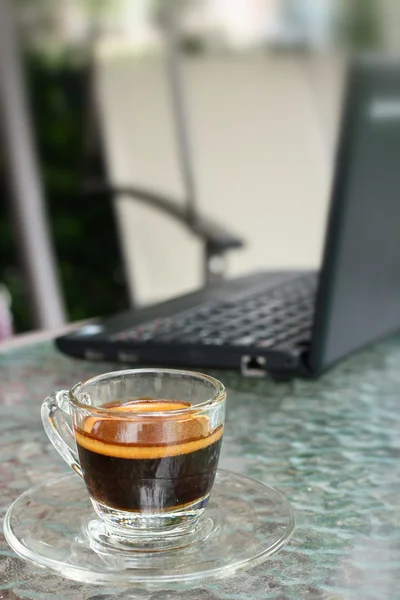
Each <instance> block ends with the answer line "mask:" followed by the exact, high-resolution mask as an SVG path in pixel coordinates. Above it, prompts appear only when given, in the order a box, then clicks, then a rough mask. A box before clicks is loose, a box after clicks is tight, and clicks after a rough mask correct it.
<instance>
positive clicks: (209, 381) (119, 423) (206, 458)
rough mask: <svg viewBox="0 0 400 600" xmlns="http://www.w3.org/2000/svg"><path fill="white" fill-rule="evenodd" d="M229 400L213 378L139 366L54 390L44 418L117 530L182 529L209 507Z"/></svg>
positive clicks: (125, 533)
mask: <svg viewBox="0 0 400 600" xmlns="http://www.w3.org/2000/svg"><path fill="white" fill-rule="evenodd" d="M225 401H226V392H225V388H224V386H223V385H222V383H220V382H219V381H218V380H216V379H214V378H213V377H209V376H207V375H202V374H199V373H192V372H189V371H178V370H172V369H163V370H161V369H133V370H125V371H116V372H112V373H105V374H103V375H99V376H97V377H93V378H92V379H89V380H87V381H84V382H82V383H78V384H77V385H75V386H74V387H73V388H72V389H71V390H70V391H65V390H62V391H58V392H55V393H53V394H52V395H51V396H49V397H48V398H47V399H46V400H45V401H44V403H43V405H42V420H43V425H44V428H45V431H46V433H47V435H48V437H49V439H50V441H51V442H52V444H53V445H54V447H55V448H56V450H57V451H58V452H59V453H60V454H61V456H62V457H63V458H64V460H65V461H66V462H67V463H68V464H69V465H70V466H71V467H72V468H73V469H74V470H75V471H76V472H77V473H78V474H79V475H81V476H82V477H83V479H84V481H85V484H86V487H87V490H88V492H89V496H90V499H91V501H92V504H93V507H94V510H95V511H96V513H97V514H98V515H99V517H101V519H102V520H103V522H104V524H105V527H106V530H107V533H108V534H109V535H111V536H117V537H119V538H123V539H126V538H130V539H134V538H135V536H136V537H137V536H139V537H142V538H143V536H144V535H145V536H151V535H155V536H159V535H160V534H168V533H170V532H173V533H174V535H176V534H177V533H179V531H182V532H183V531H186V530H187V528H188V527H190V526H191V524H193V523H194V522H195V521H196V520H197V519H198V517H199V516H200V515H201V514H202V512H203V511H204V509H205V507H206V506H207V502H208V499H209V496H210V492H211V489H212V486H213V483H214V479H215V475H216V470H217V465H218V460H219V454H220V448H221V442H222V434H223V430H224V419H225Z"/></svg>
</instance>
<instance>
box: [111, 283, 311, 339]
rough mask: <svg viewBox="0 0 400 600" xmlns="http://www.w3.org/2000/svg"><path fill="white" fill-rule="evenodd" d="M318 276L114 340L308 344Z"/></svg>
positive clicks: (211, 304)
mask: <svg viewBox="0 0 400 600" xmlns="http://www.w3.org/2000/svg"><path fill="white" fill-rule="evenodd" d="M316 284H317V275H316V274H314V273H312V274H309V273H307V274H306V275H301V276H299V277H298V278H295V279H291V280H290V281H285V282H284V283H281V284H280V285H278V286H276V287H273V288H270V287H269V288H268V289H265V291H263V290H262V289H260V287H259V286H257V290H255V291H254V292H253V293H252V291H251V290H250V291H249V292H248V293H247V294H246V295H245V296H244V297H243V296H242V297H240V298H237V299H235V298H233V299H232V300H227V301H220V300H212V301H209V302H206V303H204V304H200V305H198V306H196V307H194V308H191V309H190V310H186V311H184V312H182V313H177V314H176V315H173V316H169V317H166V318H158V319H154V320H153V321H150V322H148V323H144V324H141V325H138V326H136V327H134V328H131V329H127V330H125V331H121V332H118V333H117V334H115V335H113V336H112V339H113V340H115V341H116V340H123V341H130V342H133V343H141V342H144V343H149V344H157V345H158V344H196V345H198V344H201V345H211V346H253V347H254V346H256V347H264V348H267V347H271V346H281V345H287V344H288V343H289V344H290V345H296V344H299V345H301V344H303V343H306V342H308V341H309V339H310V335H311V326H312V319H313V315H314V301H315V291H316Z"/></svg>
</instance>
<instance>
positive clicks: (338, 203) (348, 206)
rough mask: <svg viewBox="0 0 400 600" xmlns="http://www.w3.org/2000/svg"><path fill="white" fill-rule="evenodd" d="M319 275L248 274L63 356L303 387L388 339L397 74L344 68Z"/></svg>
mask: <svg viewBox="0 0 400 600" xmlns="http://www.w3.org/2000/svg"><path fill="white" fill-rule="evenodd" d="M343 107H344V108H343V115H342V124H341V134H340V138H339V144H338V151H337V159H336V171H335V178H334V185H333V190H332V198H331V208H330V214H329V219H328V224H327V233H326V240H325V251H324V257H323V263H322V267H321V270H320V272H319V273H316V272H299V271H292V272H287V271H285V272H260V273H254V274H251V275H248V276H246V277H241V278H239V279H233V280H228V281H226V282H223V283H222V284H219V285H216V286H214V287H211V288H207V289H204V290H201V291H197V292H195V293H192V294H189V295H186V296H182V297H179V298H176V299H173V300H170V301H168V302H164V303H162V304H158V305H156V306H152V307H150V308H146V309H141V310H138V311H135V312H133V311H130V312H125V313H122V314H119V315H117V316H114V317H111V318H108V319H102V320H98V321H97V322H92V323H90V324H87V325H85V326H83V327H81V328H79V329H77V330H75V331H74V332H72V333H70V334H69V335H66V336H63V337H60V338H58V339H57V340H56V344H57V347H58V348H59V349H60V350H62V351H63V352H66V353H67V354H70V355H73V356H76V357H82V358H87V359H90V360H93V359H97V360H111V361H120V362H122V363H129V364H132V365H163V366H171V367H172V366H174V367H177V366H180V367H191V368H195V369H203V368H229V369H237V370H241V372H242V373H243V375H245V376H262V375H265V374H269V375H271V376H272V377H273V378H275V379H289V378H291V377H293V376H306V377H313V376H316V375H318V374H319V373H321V372H322V371H323V370H325V369H326V368H328V367H330V366H331V365H333V364H334V363H335V362H337V361H338V360H339V359H341V358H343V357H344V356H346V355H347V354H349V353H351V352H353V351H355V350H357V349H358V348H360V347H362V346H364V345H365V344H367V343H370V342H372V341H374V340H376V339H378V338H380V337H382V336H384V335H387V334H389V333H390V332H392V331H395V330H397V329H400V65H399V64H398V63H395V62H390V61H384V60H381V59H376V58H375V59H362V60H356V61H354V62H353V63H352V65H351V66H350V68H349V72H348V77H347V92H346V94H345V98H344V105H343Z"/></svg>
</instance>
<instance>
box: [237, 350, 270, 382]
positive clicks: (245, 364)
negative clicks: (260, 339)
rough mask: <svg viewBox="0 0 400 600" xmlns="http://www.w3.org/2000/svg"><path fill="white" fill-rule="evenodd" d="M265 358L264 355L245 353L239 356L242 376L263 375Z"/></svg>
mask: <svg viewBox="0 0 400 600" xmlns="http://www.w3.org/2000/svg"><path fill="white" fill-rule="evenodd" d="M266 365H267V359H266V358H265V356H250V355H245V356H242V358H241V363H240V367H241V372H242V375H243V376H244V377H265V376H266V374H267V371H266Z"/></svg>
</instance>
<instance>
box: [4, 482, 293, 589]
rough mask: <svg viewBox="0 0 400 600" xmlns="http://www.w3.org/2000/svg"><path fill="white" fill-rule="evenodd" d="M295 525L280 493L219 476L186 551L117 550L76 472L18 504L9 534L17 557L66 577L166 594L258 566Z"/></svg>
mask: <svg viewBox="0 0 400 600" xmlns="http://www.w3.org/2000/svg"><path fill="white" fill-rule="evenodd" d="M294 526H295V520H294V514H293V509H292V507H291V505H290V503H289V502H288V501H287V500H286V498H285V497H284V496H283V495H282V494H281V493H280V492H278V491H277V490H275V489H274V488H272V487H269V486H268V485H266V484H264V483H261V482H260V481H256V480H254V479H250V478H249V477H245V476H243V475H239V474H236V473H232V472H230V471H224V470H219V471H218V473H217V477H216V481H215V484H214V487H213V491H212V495H211V499H210V502H209V505H208V507H207V509H206V511H205V512H204V514H203V515H202V516H201V517H200V519H199V520H198V522H197V524H196V525H195V531H194V532H193V535H192V536H191V539H190V540H189V541H188V543H187V544H186V545H183V546H180V547H177V548H175V549H168V550H162V551H157V552H154V551H151V552H148V551H147V552H143V551H137V550H132V549H126V548H124V547H117V546H116V545H115V544H114V543H113V542H112V540H110V539H109V538H108V536H107V532H106V530H105V528H104V527H103V525H102V522H101V520H99V519H98V517H97V515H96V514H95V513H94V511H93V508H92V506H91V503H90V500H89V497H88V495H87V491H86V487H85V485H84V483H83V480H82V479H81V478H80V477H79V476H77V475H76V474H75V473H71V474H69V475H66V476H63V477H61V478H58V479H53V480H51V481H49V482H48V483H46V484H43V485H39V486H36V487H33V488H32V489H30V490H28V491H27V492H25V493H24V494H22V495H21V496H20V497H19V498H17V500H15V502H14V503H13V504H12V505H11V506H10V508H9V509H8V511H7V514H6V517H5V520H4V534H5V537H6V539H7V541H8V543H9V544H10V546H11V547H12V548H13V550H15V552H16V553H17V554H18V555H19V556H21V557H22V558H24V559H26V560H28V561H31V562H32V563H34V564H35V565H38V566H41V567H47V568H48V569H50V570H51V571H53V572H54V573H57V574H59V575H62V576H63V577H67V578H69V579H73V580H75V581H80V582H83V583H90V584H98V585H110V584H112V585H132V584H134V585H135V586H136V587H142V588H147V589H149V588H150V589H165V588H179V587H185V586H191V587H192V586H195V585H199V584H200V583H201V584H204V583H205V582H207V581H210V580H213V579H218V578H222V577H227V576H230V575H233V574H234V573H236V572H237V571H240V570H242V569H248V568H250V567H254V566H255V565H257V564H260V563H261V562H263V561H265V560H266V559H267V558H268V557H269V556H272V555H273V554H275V553H276V552H278V550H280V549H281V548H282V547H283V546H285V544H287V542H288V541H289V539H290V537H291V535H292V533H293V530H294Z"/></svg>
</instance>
